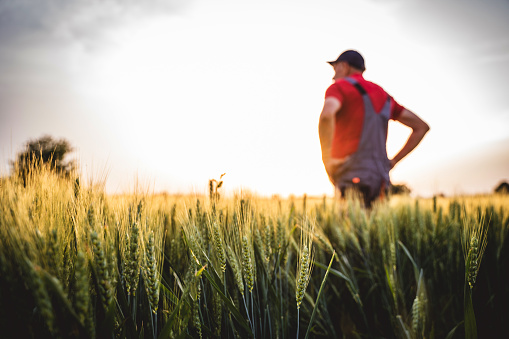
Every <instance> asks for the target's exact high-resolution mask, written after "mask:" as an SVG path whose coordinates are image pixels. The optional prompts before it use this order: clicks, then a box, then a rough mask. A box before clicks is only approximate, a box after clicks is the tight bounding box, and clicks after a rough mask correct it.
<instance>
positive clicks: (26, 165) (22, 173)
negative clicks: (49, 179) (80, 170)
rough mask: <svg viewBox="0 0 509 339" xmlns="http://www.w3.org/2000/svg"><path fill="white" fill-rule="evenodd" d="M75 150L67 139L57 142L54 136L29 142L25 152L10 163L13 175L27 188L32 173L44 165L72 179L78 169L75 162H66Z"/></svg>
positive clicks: (45, 136)
mask: <svg viewBox="0 0 509 339" xmlns="http://www.w3.org/2000/svg"><path fill="white" fill-rule="evenodd" d="M72 150H73V148H72V147H71V144H70V143H69V141H67V140H65V139H59V140H56V139H54V138H53V137H52V136H49V135H44V136H42V137H40V138H38V139H31V140H29V141H28V142H27V143H26V144H25V147H24V150H23V151H21V152H20V153H18V155H17V157H16V159H15V160H11V161H10V165H11V175H17V176H19V177H20V178H21V180H22V181H23V185H24V186H26V184H27V180H28V178H29V177H30V174H31V172H32V171H33V170H34V169H35V168H37V166H40V165H42V164H45V165H46V166H48V167H49V169H50V170H51V171H54V172H55V173H58V174H59V175H61V176H63V177H70V176H71V174H72V172H73V171H74V170H75V169H76V162H75V160H66V159H65V158H66V156H67V155H68V153H69V152H71V151H72Z"/></svg>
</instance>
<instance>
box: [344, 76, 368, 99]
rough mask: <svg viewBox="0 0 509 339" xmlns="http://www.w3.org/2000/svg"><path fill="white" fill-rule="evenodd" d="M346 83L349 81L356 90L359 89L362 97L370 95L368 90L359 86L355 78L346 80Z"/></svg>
mask: <svg viewBox="0 0 509 339" xmlns="http://www.w3.org/2000/svg"><path fill="white" fill-rule="evenodd" d="M345 80H346V81H348V82H349V83H351V84H352V85H354V86H355V88H357V90H358V91H359V93H360V94H361V95H366V94H368V93H367V92H366V90H365V89H364V88H363V87H362V86H361V84H359V82H358V81H357V80H355V79H354V78H351V77H346V78H345Z"/></svg>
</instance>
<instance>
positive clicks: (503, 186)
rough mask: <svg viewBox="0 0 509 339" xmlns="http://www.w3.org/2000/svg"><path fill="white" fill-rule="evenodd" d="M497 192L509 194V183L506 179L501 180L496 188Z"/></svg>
mask: <svg viewBox="0 0 509 339" xmlns="http://www.w3.org/2000/svg"><path fill="white" fill-rule="evenodd" d="M495 193H499V194H509V184H508V183H507V182H506V181H503V182H501V183H500V185H498V186H497V188H495Z"/></svg>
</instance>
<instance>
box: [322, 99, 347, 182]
mask: <svg viewBox="0 0 509 339" xmlns="http://www.w3.org/2000/svg"><path fill="white" fill-rule="evenodd" d="M340 109H341V102H340V101H339V100H338V99H336V98H334V97H328V98H325V102H324V104H323V109H322V113H321V114H320V121H319V123H318V134H319V136H320V146H321V147H322V161H323V164H324V165H325V170H326V171H327V174H328V175H329V178H330V179H331V181H332V176H333V174H334V173H335V172H336V170H337V169H338V168H339V166H340V165H341V164H342V163H343V162H345V160H346V159H333V158H332V157H331V149H332V139H333V138H334V129H335V126H336V113H337V112H338V111H339V110H340Z"/></svg>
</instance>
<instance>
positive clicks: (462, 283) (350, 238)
mask: <svg viewBox="0 0 509 339" xmlns="http://www.w3.org/2000/svg"><path fill="white" fill-rule="evenodd" d="M210 185H211V186H210V187H211V188H210V193H209V194H207V195H203V196H197V195H194V196H171V195H156V194H149V193H147V192H144V191H143V190H138V191H136V192H134V193H132V194H126V195H118V196H114V195H107V194H106V193H105V192H104V189H103V188H102V187H101V186H100V185H99V186H98V185H93V184H87V185H84V184H83V183H82V182H80V180H79V179H64V178H61V177H58V176H57V175H55V174H54V173H52V172H51V171H49V170H48V169H45V168H44V166H41V167H40V168H37V169H36V170H34V171H32V173H31V177H30V180H28V181H27V183H26V187H25V185H24V184H23V182H22V181H20V180H19V178H16V177H14V176H13V177H7V178H4V179H2V180H1V181H0V200H1V203H0V270H1V271H0V305H1V307H0V336H1V337H2V338H46V337H47V338H412V339H413V338H464V337H467V338H476V337H480V338H494V337H496V335H497V333H503V331H505V326H504V325H505V324H504V322H505V320H506V319H509V284H508V283H507V281H509V277H508V275H509V273H508V270H507V267H509V266H508V265H509V248H508V246H509V242H508V241H507V239H508V230H509V217H508V213H509V211H508V207H509V198H508V197H507V196H503V195H486V196H476V197H452V198H435V199H411V198H409V197H396V196H395V197H392V198H391V199H390V200H389V201H388V202H383V203H379V204H377V205H376V206H374V208H373V209H372V210H371V211H366V210H364V209H363V208H361V206H360V203H359V201H358V199H356V198H355V197H349V198H348V199H347V200H346V201H336V200H334V199H331V198H326V197H320V198H312V197H306V196H304V197H295V198H288V199H280V198H276V197H274V198H265V197H258V196H256V195H254V194H250V193H246V192H238V193H236V194H232V195H231V196H226V195H225V194H223V192H222V191H221V189H222V187H221V184H218V182H217V181H211V182H210ZM223 195H224V196H223Z"/></svg>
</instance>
